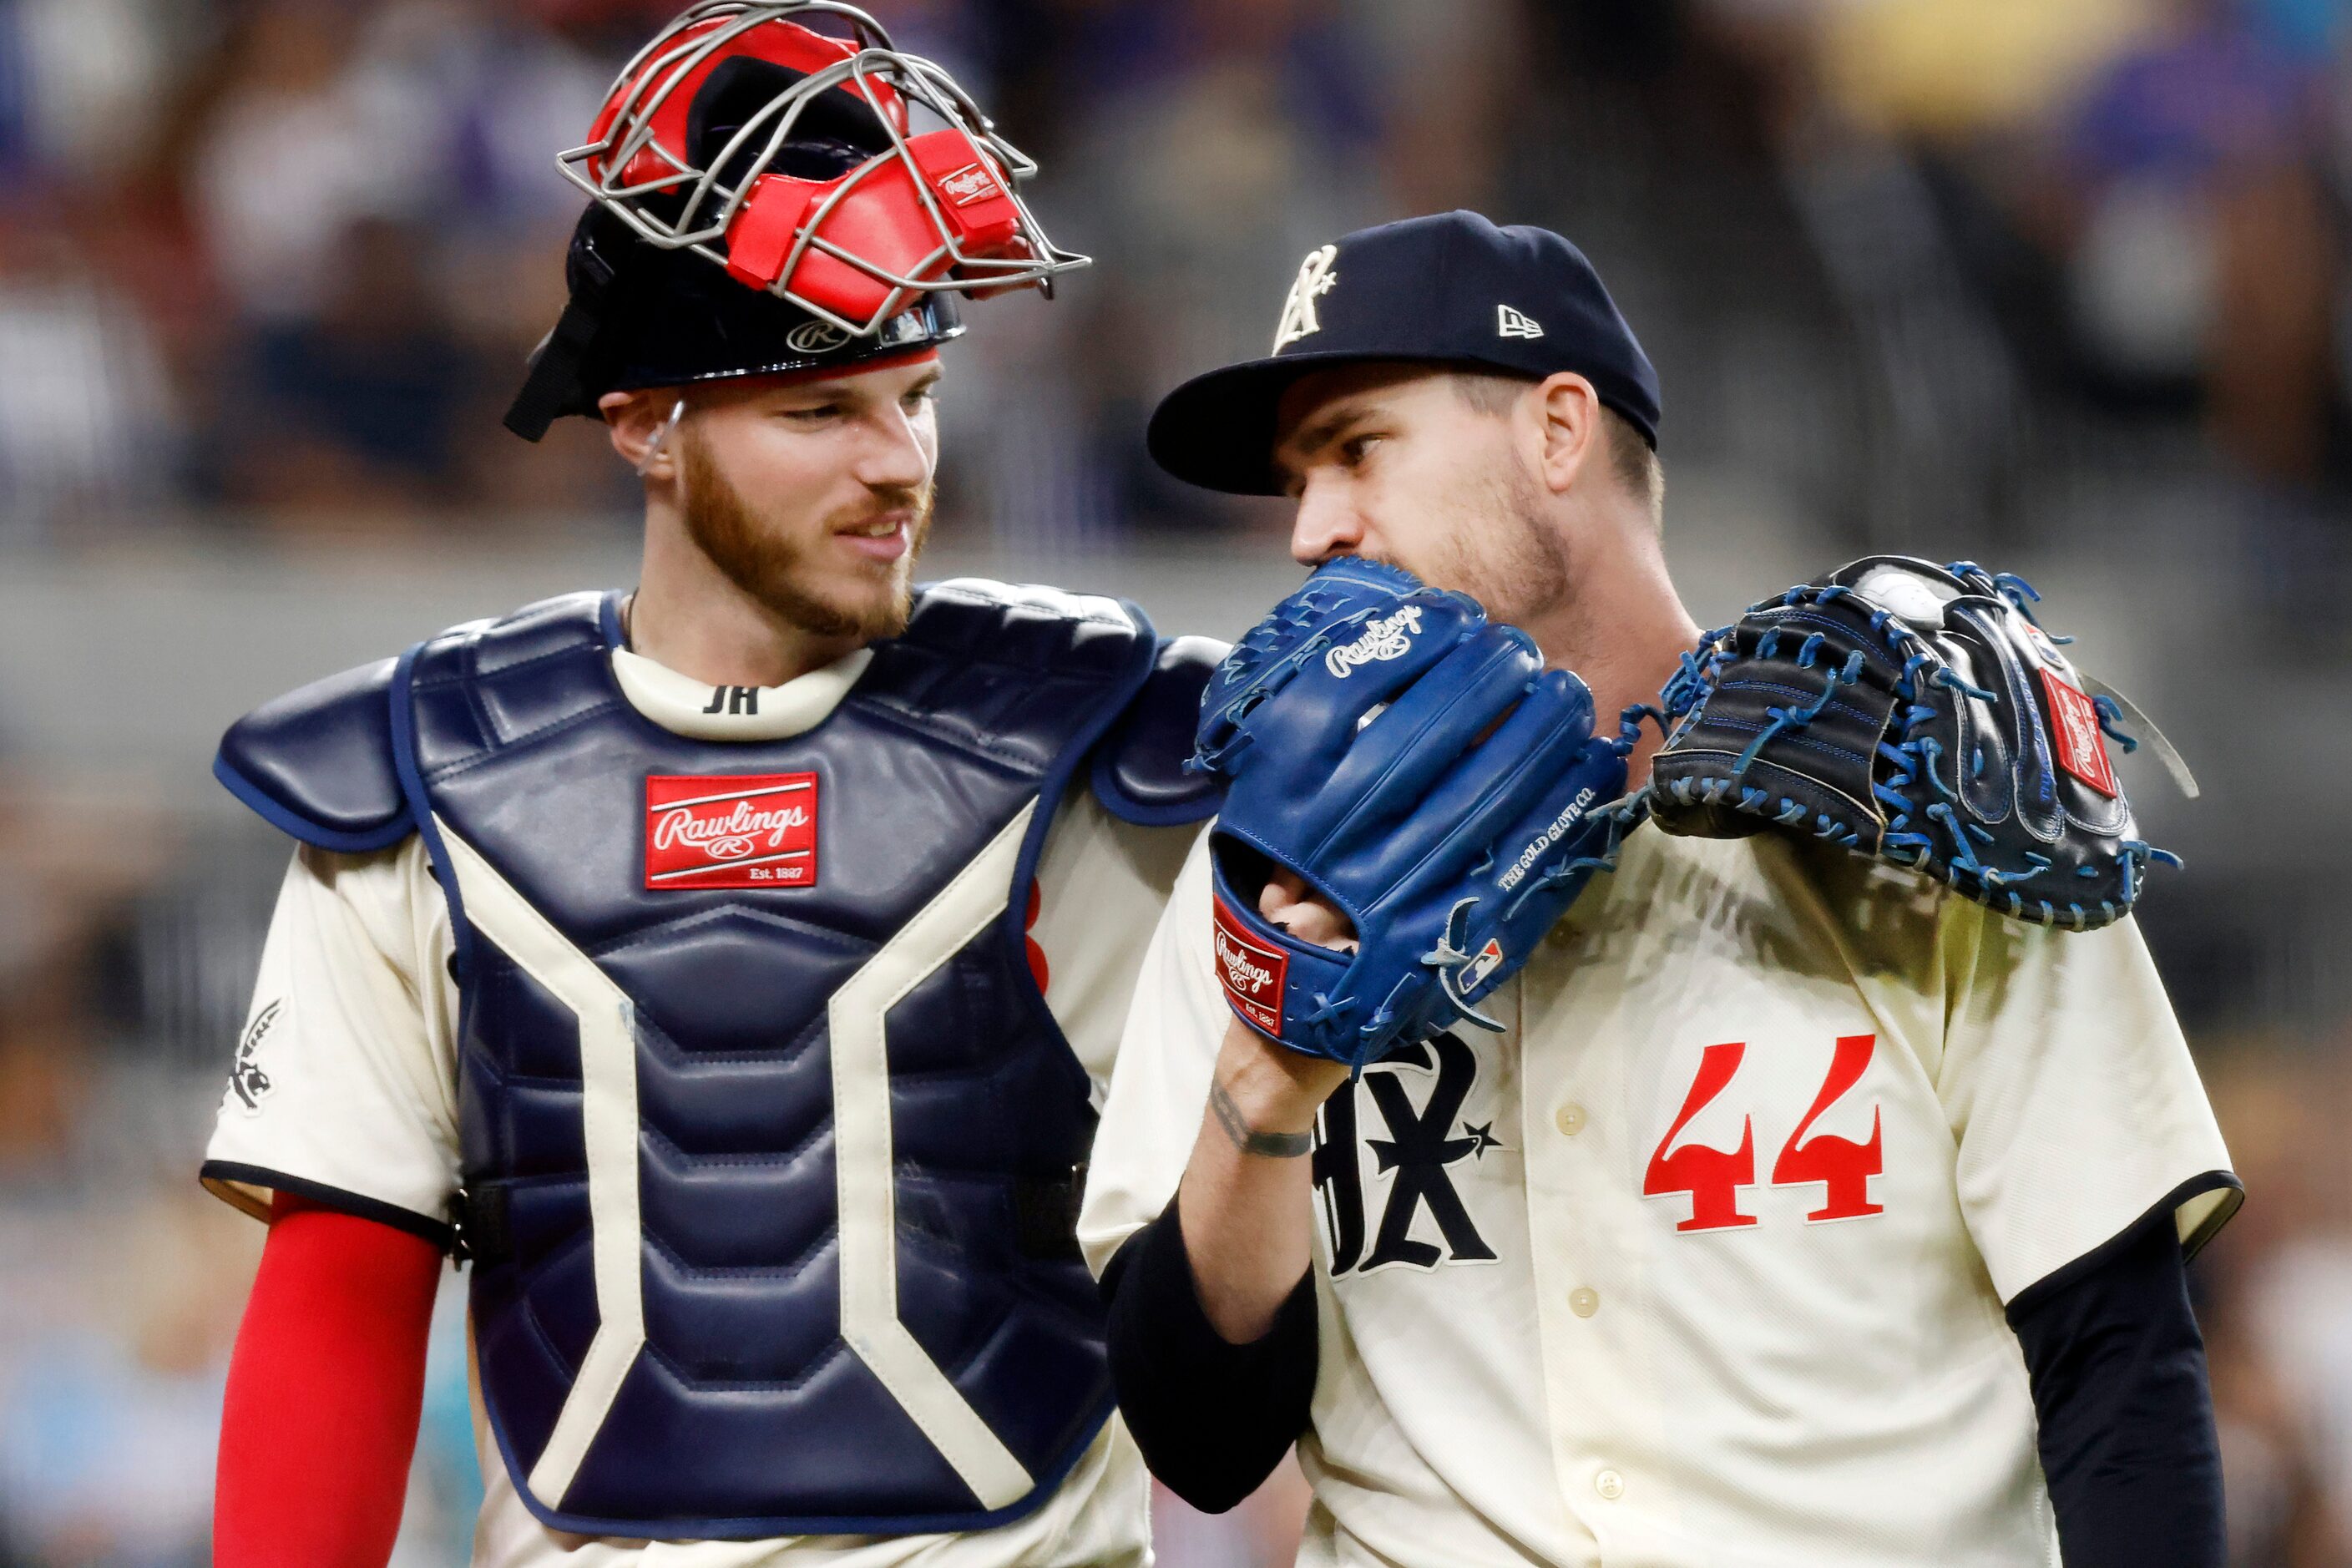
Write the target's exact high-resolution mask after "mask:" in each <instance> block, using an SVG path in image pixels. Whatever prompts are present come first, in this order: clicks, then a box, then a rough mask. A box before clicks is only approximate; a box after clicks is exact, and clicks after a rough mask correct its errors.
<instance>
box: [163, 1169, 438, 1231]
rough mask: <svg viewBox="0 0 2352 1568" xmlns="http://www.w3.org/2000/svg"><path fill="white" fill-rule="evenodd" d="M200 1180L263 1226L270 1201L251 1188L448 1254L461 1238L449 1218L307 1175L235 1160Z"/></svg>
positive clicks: (201, 1172) (208, 1171)
mask: <svg viewBox="0 0 2352 1568" xmlns="http://www.w3.org/2000/svg"><path fill="white" fill-rule="evenodd" d="M196 1180H198V1181H199V1182H202V1183H203V1184H204V1186H205V1191H206V1192H208V1193H210V1194H213V1196H215V1197H216V1198H218V1199H220V1200H221V1201H222V1202H223V1203H226V1204H227V1205H230V1206H231V1207H232V1208H235V1209H237V1210H239V1211H240V1212H242V1213H245V1214H248V1215H252V1216H253V1217H254V1218H256V1219H257V1220H261V1221H264V1222H267V1221H268V1218H269V1205H268V1201H267V1200H266V1199H261V1198H258V1197H257V1196H256V1194H255V1193H254V1191H253V1190H252V1189H256V1188H259V1189H263V1190H265V1191H268V1192H276V1193H292V1194H294V1195H295V1196H297V1197H302V1198H308V1199H310V1201H311V1202H312V1203H314V1204H317V1205H320V1207H321V1208H330V1209H333V1210H335V1211H336V1212H337V1213H339V1214H347V1215H352V1217H353V1218H355V1219H372V1220H374V1221H375V1222H376V1223H377V1224H379V1225H388V1226H392V1228H393V1229H394V1230H398V1231H405V1232H406V1233H407V1234H409V1235H410V1236H414V1237H422V1238H423V1239H425V1240H426V1241H429V1242H431V1243H432V1244H433V1245H434V1246H436V1247H439V1248H441V1249H442V1250H443V1251H445V1252H446V1251H447V1250H448V1249H449V1245H450V1243H451V1241H452V1240H454V1239H455V1237H456V1236H457V1229H456V1227H455V1226H452V1225H450V1223H449V1222H448V1221H447V1220H446V1219H434V1218H431V1217H429V1216H427V1215H421V1214H418V1213H417V1212H416V1211H415V1210H414V1209H404V1208H402V1207H401V1206H400V1205H398V1204H388V1203H385V1202H384V1201H383V1199H382V1198H371V1197H367V1196H364V1195H362V1194H359V1193H354V1192H348V1191H346V1190H344V1189H343V1188H341V1187H333V1186H329V1185H328V1184H326V1183H324V1182H314V1181H311V1180H310V1178H309V1177H307V1176H289V1175H288V1174H287V1173H285V1172H283V1171H273V1170H270V1169H269V1168H268V1166H266V1165H247V1164H242V1163H238V1162H236V1161H234V1160H207V1161H205V1163H204V1165H203V1167H202V1168H201V1169H199V1170H198V1171H197V1173H196Z"/></svg>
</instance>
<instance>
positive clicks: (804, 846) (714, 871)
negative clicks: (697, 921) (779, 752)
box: [646, 773, 817, 888]
mask: <svg viewBox="0 0 2352 1568" xmlns="http://www.w3.org/2000/svg"><path fill="white" fill-rule="evenodd" d="M816 789H817V781H816V775H815V774H814V773H764V774H755V775H751V776H746V777H735V778H709V777H703V778H695V777H668V776H660V775H656V776H652V777H648V778H647V779H646V887H648V888H806V887H812V886H814V884H815V882H816Z"/></svg>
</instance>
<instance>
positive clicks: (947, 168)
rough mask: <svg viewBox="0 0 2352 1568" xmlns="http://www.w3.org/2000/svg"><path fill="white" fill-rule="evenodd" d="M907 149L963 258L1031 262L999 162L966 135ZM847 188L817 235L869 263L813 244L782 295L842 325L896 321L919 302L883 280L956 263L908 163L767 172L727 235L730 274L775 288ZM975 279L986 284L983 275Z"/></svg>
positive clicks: (940, 136)
mask: <svg viewBox="0 0 2352 1568" xmlns="http://www.w3.org/2000/svg"><path fill="white" fill-rule="evenodd" d="M907 151H908V153H910V154H911V155H912V156H913V160H914V163H915V165H916V167H917V168H919V169H920V170H921V172H922V180H923V184H925V185H926V186H927V187H928V188H929V191H930V193H931V196H932V199H933V200H934V201H935V202H936V203H937V204H938V205H939V210H940V215H941V216H944V217H945V218H946V220H947V226H948V231H949V232H950V234H952V235H953V236H954V237H955V240H956V243H957V245H958V246H959V247H961V249H962V251H963V254H964V255H965V257H967V258H987V259H997V258H1018V259H1027V258H1029V255H1030V251H1029V247H1028V246H1027V245H1026V244H1025V243H1024V241H1023V240H1022V239H1021V237H1020V213H1019V210H1018V209H1017V208H1016V207H1015V206H1014V205H1013V198H1012V196H1011V195H1009V194H1008V193H1007V191H1006V188H1005V182H1004V175H1003V171H1002V170H1001V169H1000V168H999V167H998V166H997V164H996V163H995V162H994V160H992V158H990V157H989V156H988V155H987V153H984V152H982V150H981V149H980V148H979V147H977V146H976V145H975V144H974V143H973V142H972V140H971V138H970V137H969V136H966V135H965V134H964V133H963V132H960V131H954V130H948V131H933V132H927V133H926V134H924V135H921V136H917V137H914V138H912V139H910V140H909V141H908V143H907ZM844 186H847V187H849V188H848V191H847V193H846V194H845V195H843V196H842V198H841V200H840V201H838V202H836V203H835V204H834V206H833V208H832V210H831V211H830V212H827V213H826V214H825V215H824V220H823V221H822V222H821V223H820V224H819V225H818V226H817V229H816V237H818V238H820V239H824V240H825V241H827V242H829V243H831V244H833V245H835V246H838V247H841V249H843V250H845V251H846V252H848V253H849V254H851V255H853V256H856V257H858V258H861V259H863V260H865V261H866V262H867V263H869V264H871V266H872V267H873V268H875V271H874V272H868V271H866V270H865V269H864V268H858V267H854V266H852V265H850V264H849V263H848V262H845V261H843V260H842V259H840V258H838V257H835V256H831V255H828V254H826V253H825V252H824V251H823V250H820V249H818V248H817V247H815V246H814V245H812V246H811V247H809V248H807V249H806V250H804V251H803V252H802V254H801V258H800V261H799V263H798V264H797V265H796V266H794V267H793V271H792V276H791V277H790V278H789V279H785V282H784V286H785V289H787V290H788V291H789V292H790V293H792V294H793V295H794V296H796V297H797V298H799V299H801V300H807V301H809V302H811V303H813V304H815V305H819V306H821V307H823V308H824V309H825V310H831V311H832V312H834V313H835V315H837V316H840V317H842V318H843V319H844V320H846V321H857V322H865V321H875V320H877V319H880V318H884V317H887V316H891V315H895V314H897V313H898V311H899V310H904V309H905V308H906V307H907V306H908V304H910V303H911V302H912V301H913V299H914V296H913V295H912V294H911V293H910V292H909V291H908V290H907V289H900V288H898V287H895V286H894V285H892V284H891V283H889V282H887V280H885V279H883V278H881V277H878V276H877V275H876V274H877V273H890V274H895V275H896V276H898V277H900V278H907V279H914V280H916V281H920V282H934V281H937V280H938V279H942V278H945V277H947V276H949V274H950V271H951V270H952V268H953V265H954V261H953V258H952V257H951V256H950V254H949V253H948V252H947V251H946V250H945V249H944V248H943V247H941V246H940V234H939V229H938V228H937V226H934V225H933V223H932V221H931V216H930V214H929V212H928V211H926V210H925V208H924V205H923V201H922V197H921V196H920V195H919V194H918V193H917V191H916V187H915V174H914V173H913V172H912V171H910V170H909V169H908V166H907V160H906V159H904V158H901V157H899V156H898V154H897V153H883V154H882V155H880V156H879V157H877V158H874V159H872V160H870V161H868V162H867V163H863V164H860V165H859V166H858V167H856V168H855V169H852V170H850V171H849V172H848V173H847V174H842V175H840V176H838V177H837V178H835V179H832V180H822V181H820V180H801V179H795V178H793V176H791V175H789V174H762V175H761V176H760V178H759V180H758V181H757V182H756V183H755V184H753V185H752V187H751V195H750V196H749V197H748V198H746V199H745V201H744V203H743V205H742V208H741V210H740V211H739V212H738V213H737V214H736V215H735V221H734V222H733V223H732V224H731V225H730V226H729V228H728V231H727V251H728V259H727V270H728V271H729V272H730V273H732V274H734V276H735V277H736V279H738V280H740V281H741V282H744V283H747V284H750V285H751V287H753V288H755V289H770V288H773V287H774V286H775V284H776V282H777V279H779V278H780V277H782V274H783V271H784V268H785V265H786V263H787V262H789V261H790V260H791V258H792V251H793V244H794V243H795V242H796V241H797V240H798V238H799V237H800V234H801V230H802V227H803V224H804V223H805V222H806V220H807V218H808V216H809V215H810V214H812V213H814V212H815V211H817V210H818V209H819V208H820V207H821V206H822V205H824V200H825V198H826V197H828V196H830V195H833V193H834V192H835V191H837V190H840V189H842V187H844ZM977 280H979V281H982V282H984V281H985V275H984V271H983V272H982V274H981V275H979V277H978V279H977Z"/></svg>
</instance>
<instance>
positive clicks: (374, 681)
mask: <svg viewBox="0 0 2352 1568" xmlns="http://www.w3.org/2000/svg"><path fill="white" fill-rule="evenodd" d="M395 662H396V661H395V660H393V659H389V658H386V659H379V660H377V661H376V662H375V663H373V664H367V665H362V666H361V667H360V668H357V669H349V670H345V671H344V672H343V673H342V674H341V675H331V676H329V677H328V678H327V679H324V680H320V681H314V682H312V683H311V684H310V685H309V686H305V687H303V688H301V689H299V690H298V691H291V692H289V693H288V694H287V695H285V696H283V697H280V698H278V699H277V700H275V701H271V702H266V703H264V704H262V705H261V706H260V707H258V708H257V709H255V710H253V711H252V712H250V713H248V714H247V715H246V716H245V717H244V718H242V719H239V720H238V721H236V723H234V724H232V725H230V726H229V728H228V732H227V733H226V734H225V735H223V736H222V737H221V742H220V751H219V752H218V753H217V754H216V755H215V757H214V759H213V775H214V776H215V778H217V779H219V780H220V782H221V783H222V784H226V786H228V791H229V793H230V794H231V795H236V797H237V799H239V800H241V801H243V802H245V804H246V805H249V806H251V807H252V808H253V809H254V810H255V811H256V812H257V813H259V814H260V816H262V817H263V819H264V820H266V821H268V823H269V824H270V825H271V826H275V827H277V828H278V829H280V830H281V831H283V832H285V833H288V834H290V835H291V836H292V837H295V838H298V839H299V840H301V841H302V842H303V843H305V844H310V845H315V846H317V847H319V848H321V849H334V850H341V851H342V852H344V853H347V854H362V853H365V852H367V851H369V850H373V849H383V848H387V847H390V846H392V845H394V844H397V843H399V842H400V841H401V840H402V839H403V838H405V837H408V835H409V834H410V833H411V832H412V831H414V824H413V823H412V822H411V821H410V818H409V810H408V804H407V801H406V799H405V798H404V796H403V795H402V793H401V788H400V774H399V770H398V768H397V767H396V766H395V764H394V761H393V741H392V705H391V690H392V676H393V668H394V664H395Z"/></svg>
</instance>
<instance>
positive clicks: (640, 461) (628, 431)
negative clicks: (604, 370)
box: [596, 391, 677, 480]
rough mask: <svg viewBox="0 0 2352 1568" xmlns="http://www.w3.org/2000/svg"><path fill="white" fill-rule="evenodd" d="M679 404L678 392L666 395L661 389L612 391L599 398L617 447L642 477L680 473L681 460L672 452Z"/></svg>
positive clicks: (663, 477) (669, 476) (598, 405)
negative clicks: (676, 412)
mask: <svg viewBox="0 0 2352 1568" xmlns="http://www.w3.org/2000/svg"><path fill="white" fill-rule="evenodd" d="M676 404H677V396H676V395H675V394H671V395H667V396H665V395H662V394H661V393H660V392H658V391H639V392H608V393H606V394H605V395H604V396H602V397H600V398H598V399H597V400H596V411H597V412H598V413H599V414H602V415H603V416H604V428H605V432H606V434H607V435H608V436H609V437H611V439H612V442H613V450H614V451H615V452H618V453H619V454H620V455H621V460H622V461H623V462H625V463H626V464H628V465H629V467H631V468H635V469H636V471H637V473H638V475H639V476H640V477H642V478H645V479H659V480H668V479H675V478H676V477H677V474H676V468H677V464H676V461H675V460H674V458H672V456H671V454H670V447H671V441H672V437H674V436H675V435H676V433H677V421H675V420H674V419H672V418H671V417H670V416H671V412H672V410H673V408H674V406H675V405H676Z"/></svg>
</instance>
